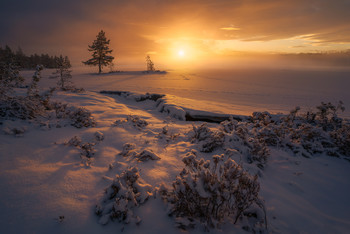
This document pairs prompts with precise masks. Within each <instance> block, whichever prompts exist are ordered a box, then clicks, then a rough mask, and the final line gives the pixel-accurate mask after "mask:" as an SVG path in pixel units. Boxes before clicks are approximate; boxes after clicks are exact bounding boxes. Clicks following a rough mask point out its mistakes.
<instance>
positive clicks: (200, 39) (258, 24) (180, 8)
mask: <svg viewBox="0 0 350 234" xmlns="http://www.w3.org/2000/svg"><path fill="white" fill-rule="evenodd" d="M349 12H350V0H293V1H290V0H276V1H275V0H264V1H261V0H215V1H213V0H192V1H190V0H176V1H175V0H148V1H144V0H50V1H47V0H0V45H1V46H4V45H6V44H8V45H10V46H11V47H13V48H17V47H18V46H20V47H21V48H22V49H23V51H24V52H25V53H28V54H29V53H34V52H36V53H49V54H63V55H68V56H69V57H70V58H71V60H73V63H74V62H77V63H78V62H79V63H80V62H81V61H83V60H87V59H88V57H89V52H88V51H87V48H88V45H89V44H91V43H92V41H93V40H94V39H95V38H96V35H97V33H98V32H99V31H100V30H101V29H102V30H104V31H105V32H106V36H107V38H108V39H110V40H111V48H112V49H113V55H114V56H115V57H116V59H119V60H125V61H126V60H127V59H130V61H131V60H133V59H141V60H144V57H145V56H146V54H150V55H151V57H153V58H156V59H158V60H161V59H162V60H164V61H165V60H166V61H169V62H171V61H176V60H179V61H181V60H182V61H183V62H198V61H201V60H203V59H205V58H218V59H219V58H225V59H226V58H228V57H230V56H232V57H234V56H237V53H267V54H271V53H300V52H320V51H334V50H347V49H350V14H349Z"/></svg>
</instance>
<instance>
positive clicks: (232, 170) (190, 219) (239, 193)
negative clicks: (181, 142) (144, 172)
mask: <svg viewBox="0 0 350 234" xmlns="http://www.w3.org/2000/svg"><path fill="white" fill-rule="evenodd" d="M183 162H184V163H185V168H184V169H183V171H182V172H181V173H180V174H179V175H178V176H177V177H176V180H175V181H174V182H173V184H172V189H171V190H169V189H166V188H165V187H164V186H161V187H160V188H158V194H160V195H161V197H163V199H165V200H166V201H167V202H168V203H169V205H170V207H171V209H170V214H171V215H174V216H176V217H178V220H177V222H178V225H179V227H181V228H185V229H186V228H190V227H193V226H194V225H195V224H196V223H201V224H203V225H204V226H205V227H206V228H215V227H218V226H219V225H220V224H222V223H224V222H232V223H236V222H237V221H238V220H239V219H240V218H243V216H244V215H245V212H246V211H247V210H248V209H249V208H251V207H252V206H253V204H256V205H258V206H257V207H261V208H260V209H262V206H263V205H262V204H263V203H262V201H261V199H260V198H259V190H260V185H259V182H258V180H257V176H251V175H249V174H248V173H247V172H245V171H244V170H243V169H242V168H241V167H240V166H239V165H238V164H237V163H236V162H235V161H234V160H232V159H230V158H229V157H227V156H225V155H215V156H213V158H212V160H211V161H209V160H207V161H204V160H203V159H197V156H196V154H195V153H194V152H190V153H188V154H187V155H186V156H185V157H184V158H183ZM260 214H261V212H260V213H257V222H256V223H255V224H254V225H256V224H258V223H260V224H262V223H265V220H264V217H261V215H260ZM257 226H258V225H256V226H253V227H251V228H253V229H254V228H255V227H257ZM256 231H258V230H256Z"/></svg>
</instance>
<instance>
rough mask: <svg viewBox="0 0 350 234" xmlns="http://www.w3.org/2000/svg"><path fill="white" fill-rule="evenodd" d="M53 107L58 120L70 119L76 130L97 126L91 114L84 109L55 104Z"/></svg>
mask: <svg viewBox="0 0 350 234" xmlns="http://www.w3.org/2000/svg"><path fill="white" fill-rule="evenodd" d="M53 106H54V107H53V108H54V109H55V113H56V117H57V118H58V119H69V120H70V122H71V123H70V124H71V125H72V126H74V127H76V128H82V127H95V126H96V121H95V119H94V118H93V117H92V115H91V112H90V111H88V110H87V109H85V108H83V107H74V106H68V105H67V104H62V103H54V104H53Z"/></svg>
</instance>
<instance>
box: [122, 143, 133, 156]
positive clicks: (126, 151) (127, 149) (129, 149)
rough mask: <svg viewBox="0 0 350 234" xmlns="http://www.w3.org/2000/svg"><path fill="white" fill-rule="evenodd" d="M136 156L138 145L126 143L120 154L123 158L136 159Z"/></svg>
mask: <svg viewBox="0 0 350 234" xmlns="http://www.w3.org/2000/svg"><path fill="white" fill-rule="evenodd" d="M136 154H137V151H136V145H135V144H133V143H125V144H124V145H123V150H122V152H120V155H122V156H123V157H135V156H136Z"/></svg>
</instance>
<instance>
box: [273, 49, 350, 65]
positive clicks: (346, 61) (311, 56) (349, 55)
mask: <svg viewBox="0 0 350 234" xmlns="http://www.w3.org/2000/svg"><path fill="white" fill-rule="evenodd" d="M280 56H282V58H286V59H289V60H291V61H299V62H313V63H316V64H319V65H322V64H325V65H326V64H328V65H336V66H346V67H349V66H350V50H343V51H327V52H315V53H299V54H281V55H280Z"/></svg>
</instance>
